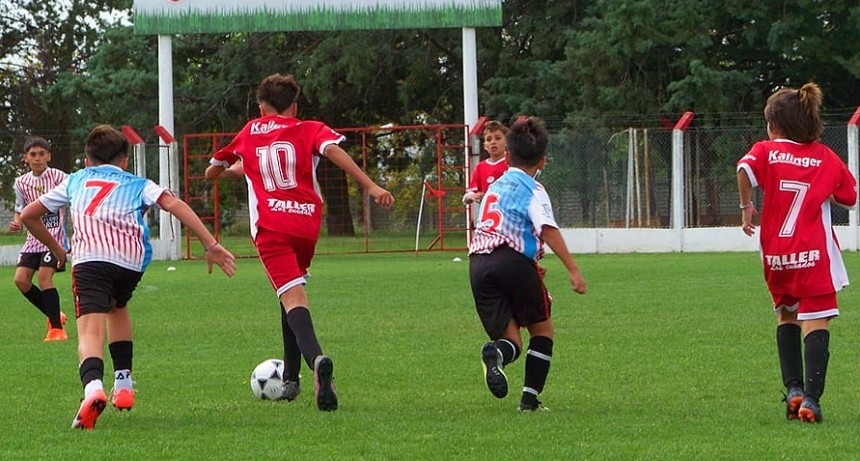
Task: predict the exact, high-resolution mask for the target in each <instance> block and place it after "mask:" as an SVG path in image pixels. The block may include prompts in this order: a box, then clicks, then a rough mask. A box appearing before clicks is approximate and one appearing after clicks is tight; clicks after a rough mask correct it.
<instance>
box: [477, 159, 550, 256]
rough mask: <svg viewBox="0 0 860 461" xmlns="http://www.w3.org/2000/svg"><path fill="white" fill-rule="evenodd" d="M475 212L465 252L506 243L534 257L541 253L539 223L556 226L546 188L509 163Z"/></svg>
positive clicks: (541, 242) (493, 247)
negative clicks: (473, 226)
mask: <svg viewBox="0 0 860 461" xmlns="http://www.w3.org/2000/svg"><path fill="white" fill-rule="evenodd" d="M478 216H479V220H478V222H477V223H476V225H475V227H476V229H475V234H474V236H473V237H472V241H471V242H470V243H469V254H475V253H478V254H487V253H490V252H492V251H493V250H494V249H496V248H497V247H499V246H501V245H507V246H509V247H510V248H512V249H514V250H516V251H518V252H520V253H522V254H524V255H525V256H527V257H528V258H531V259H534V260H538V259H540V258H541V257H542V256H543V240H541V238H540V235H541V232H542V230H543V226H551V227H555V228H558V224H556V222H555V217H554V216H553V213H552V205H551V204H550V200H549V195H547V193H546V190H544V188H543V186H542V185H541V184H540V183H539V182H537V181H535V180H534V178H532V177H531V176H529V175H528V174H527V173H526V172H525V171H523V170H521V169H519V168H513V167H511V168H510V169H508V172H507V173H505V174H504V175H503V176H502V177H501V178H499V179H498V180H496V182H494V183H493V184H491V185H490V188H489V189H488V190H487V193H486V194H485V195H484V198H483V200H481V207H480V211H479V213H478Z"/></svg>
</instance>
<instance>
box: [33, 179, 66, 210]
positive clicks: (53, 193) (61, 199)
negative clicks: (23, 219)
mask: <svg viewBox="0 0 860 461" xmlns="http://www.w3.org/2000/svg"><path fill="white" fill-rule="evenodd" d="M68 191H69V177H68V176H66V178H65V179H63V180H62V181H61V182H60V183H59V184H57V187H54V188H53V189H51V190H49V191H48V192H45V193H44V194H42V195H41V196H39V198H38V200H39V201H40V202H41V203H42V206H44V207H45V208H47V209H48V211H50V212H51V213H56V212H57V210H59V209H60V208H62V207H64V206H66V205H68V204H69V203H70V200H69V193H68Z"/></svg>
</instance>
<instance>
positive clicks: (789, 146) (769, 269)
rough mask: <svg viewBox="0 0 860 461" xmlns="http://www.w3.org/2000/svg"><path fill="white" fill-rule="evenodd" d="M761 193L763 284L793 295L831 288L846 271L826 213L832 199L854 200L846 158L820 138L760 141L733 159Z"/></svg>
mask: <svg viewBox="0 0 860 461" xmlns="http://www.w3.org/2000/svg"><path fill="white" fill-rule="evenodd" d="M740 169H744V170H745V171H746V172H747V174H748V175H749V178H750V181H751V183H752V186H753V187H760V188H761V189H762V192H763V194H764V203H763V204H762V207H761V226H760V236H761V237H760V239H761V252H762V262H763V264H764V274H765V279H766V280H767V284H768V288H769V289H770V291H771V292H772V293H775V294H788V295H791V296H795V297H809V296H818V295H823V294H828V293H833V292H836V291H839V290H841V289H842V288H843V287H845V286H847V285H848V275H847V273H846V271H845V265H844V263H843V262H842V255H841V254H840V251H839V242H838V241H837V240H836V233H835V232H834V230H833V227H832V224H831V218H830V200H831V198H832V199H833V200H835V201H836V202H837V203H840V204H842V205H848V206H851V205H854V204H855V203H856V201H857V189H856V187H857V182H856V180H855V179H854V176H853V175H852V174H851V172H850V171H849V170H848V167H847V166H846V165H845V163H844V162H843V161H842V160H841V159H840V158H839V157H838V156H837V155H836V154H835V153H834V152H833V151H832V150H830V149H829V148H828V147H827V146H825V145H824V144H821V143H819V142H812V143H809V144H799V143H796V142H793V141H789V140H785V139H777V140H773V141H762V142H758V143H756V144H755V145H753V146H752V149H750V151H749V153H747V154H746V155H745V156H744V157H743V158H741V159H740V160H739V161H738V170H740Z"/></svg>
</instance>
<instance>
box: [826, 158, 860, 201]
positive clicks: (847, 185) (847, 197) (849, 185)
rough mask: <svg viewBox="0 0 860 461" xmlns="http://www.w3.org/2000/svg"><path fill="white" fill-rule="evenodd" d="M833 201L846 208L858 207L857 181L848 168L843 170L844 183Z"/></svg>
mask: <svg viewBox="0 0 860 461" xmlns="http://www.w3.org/2000/svg"><path fill="white" fill-rule="evenodd" d="M831 199H832V200H833V203H835V204H837V205H839V206H841V207H845V208H854V206H855V205H857V180H856V179H854V175H853V174H851V171H850V170H849V169H848V168H846V167H843V168H842V181H841V182H840V183H839V187H837V188H836V191H835V192H833V196H832V197H831Z"/></svg>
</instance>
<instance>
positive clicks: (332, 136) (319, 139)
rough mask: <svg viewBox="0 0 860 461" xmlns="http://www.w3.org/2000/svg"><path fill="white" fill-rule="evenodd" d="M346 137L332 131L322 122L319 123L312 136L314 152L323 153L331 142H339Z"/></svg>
mask: <svg viewBox="0 0 860 461" xmlns="http://www.w3.org/2000/svg"><path fill="white" fill-rule="evenodd" d="M345 139H346V136H344V135H342V134H340V133H338V132H337V131H334V130H333V129H332V128H329V127H328V126H327V125H325V124H324V123H320V126H319V129H318V130H317V132H316V135H315V136H314V150H315V152H314V153H316V154H319V155H325V149H326V147H328V146H330V145H332V144H340V143H342V142H343V141H344V140H345Z"/></svg>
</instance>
